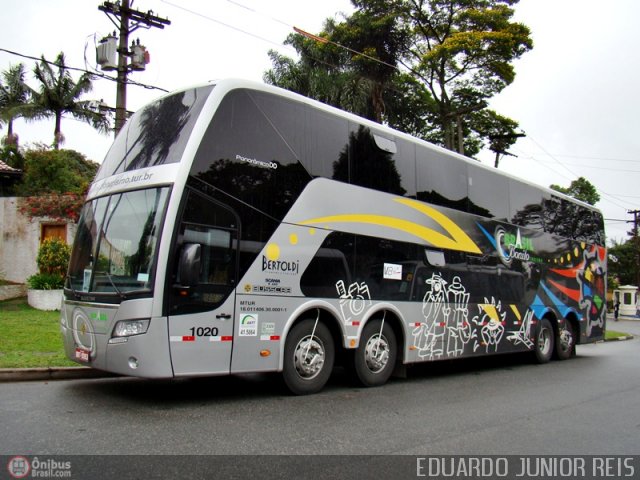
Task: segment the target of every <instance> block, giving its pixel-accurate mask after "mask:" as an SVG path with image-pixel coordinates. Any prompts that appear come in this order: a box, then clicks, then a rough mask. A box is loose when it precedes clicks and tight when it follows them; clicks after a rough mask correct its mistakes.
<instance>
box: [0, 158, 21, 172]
mask: <svg viewBox="0 0 640 480" xmlns="http://www.w3.org/2000/svg"><path fill="white" fill-rule="evenodd" d="M0 173H20V170H18V169H17V168H13V167H10V166H9V165H7V164H6V163H4V162H3V161H2V160H0Z"/></svg>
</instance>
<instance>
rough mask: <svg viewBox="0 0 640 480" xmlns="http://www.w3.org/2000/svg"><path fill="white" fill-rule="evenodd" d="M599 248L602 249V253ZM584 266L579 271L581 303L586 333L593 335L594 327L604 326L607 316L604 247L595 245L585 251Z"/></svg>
mask: <svg viewBox="0 0 640 480" xmlns="http://www.w3.org/2000/svg"><path fill="white" fill-rule="evenodd" d="M598 250H601V253H602V255H600V254H599V252H598ZM583 259H584V263H583V266H584V268H583V269H582V270H579V271H578V273H577V280H578V283H579V284H580V301H579V303H578V304H579V305H580V308H581V309H582V311H583V312H584V315H585V319H586V325H587V328H586V333H587V336H591V330H592V329H593V328H594V327H599V328H603V327H604V322H605V316H606V313H607V312H606V302H605V275H606V274H605V272H606V265H605V263H604V262H605V261H606V260H605V253H604V249H598V248H596V247H594V248H593V249H592V250H591V251H590V252H589V251H587V250H585V251H584V253H583Z"/></svg>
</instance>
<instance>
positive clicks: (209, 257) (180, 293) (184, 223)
mask: <svg viewBox="0 0 640 480" xmlns="http://www.w3.org/2000/svg"><path fill="white" fill-rule="evenodd" d="M187 195H188V197H187V203H186V205H185V209H184V211H183V213H182V220H181V222H180V226H179V230H178V237H177V242H176V245H175V254H174V256H173V258H174V265H173V271H172V277H171V284H170V288H171V312H172V313H174V314H177V313H187V312H197V311H205V310H211V309H213V308H215V307H216V306H218V305H220V303H222V302H223V301H224V299H225V298H226V297H227V296H228V295H229V294H230V293H231V291H232V290H233V288H234V286H235V281H236V249H235V246H236V245H237V237H236V233H237V226H238V221H237V218H236V217H235V215H234V214H233V212H232V211H230V210H229V209H227V208H226V207H224V206H222V205H220V204H218V203H217V202H214V201H213V200H211V199H208V198H206V197H204V196H202V195H199V194H197V193H195V192H194V191H187ZM186 244H197V245H200V273H199V276H198V283H197V285H193V286H191V287H190V288H182V287H181V283H182V279H181V278H180V275H179V268H178V266H179V259H180V252H181V249H182V248H184V246H185V245H186Z"/></svg>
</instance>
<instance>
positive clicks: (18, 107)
mask: <svg viewBox="0 0 640 480" xmlns="http://www.w3.org/2000/svg"><path fill="white" fill-rule="evenodd" d="M24 76H25V71H24V65H23V64H21V63H19V64H18V65H13V66H11V67H9V69H8V70H5V71H4V72H2V78H1V79H0V123H6V124H7V136H6V137H5V138H4V139H3V143H4V144H5V145H7V146H9V145H14V146H16V147H17V145H18V136H17V135H16V134H15V133H14V132H13V121H14V120H15V119H16V118H18V117H21V116H24V106H25V105H26V104H27V103H28V102H29V100H30V97H31V89H30V88H29V87H28V86H27V84H26V83H25V80H24ZM16 168H19V167H16Z"/></svg>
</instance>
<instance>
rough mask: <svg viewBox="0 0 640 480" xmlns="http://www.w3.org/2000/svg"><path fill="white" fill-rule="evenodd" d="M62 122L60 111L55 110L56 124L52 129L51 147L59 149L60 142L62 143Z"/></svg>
mask: <svg viewBox="0 0 640 480" xmlns="http://www.w3.org/2000/svg"><path fill="white" fill-rule="evenodd" d="M61 124H62V113H58V112H56V126H55V129H54V131H53V148H54V149H55V150H58V149H60V143H62V132H61V131H60V128H61Z"/></svg>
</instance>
